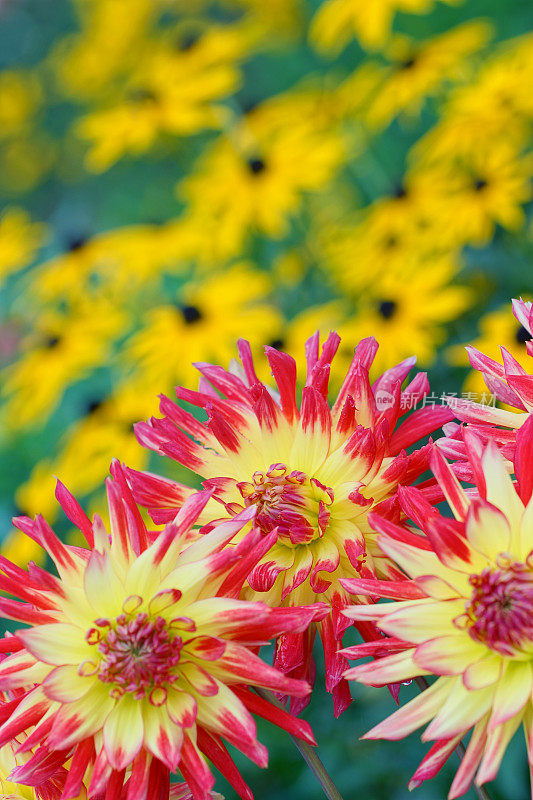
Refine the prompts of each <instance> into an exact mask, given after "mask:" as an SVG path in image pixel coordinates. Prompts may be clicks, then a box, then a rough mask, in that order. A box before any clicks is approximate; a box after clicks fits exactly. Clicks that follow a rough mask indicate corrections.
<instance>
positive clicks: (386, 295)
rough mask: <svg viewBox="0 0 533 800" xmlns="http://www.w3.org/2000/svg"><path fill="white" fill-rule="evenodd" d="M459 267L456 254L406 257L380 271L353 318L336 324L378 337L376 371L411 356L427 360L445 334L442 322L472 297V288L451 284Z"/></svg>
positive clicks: (346, 331)
mask: <svg viewBox="0 0 533 800" xmlns="http://www.w3.org/2000/svg"><path fill="white" fill-rule="evenodd" d="M457 272H458V264H457V261H456V259H455V258H454V257H450V256H448V255H447V256H441V257H435V258H434V259H433V260H432V261H429V260H428V261H420V260H418V259H417V258H412V259H411V260H406V262H405V264H404V265H403V267H402V268H399V269H397V270H394V271H393V270H389V271H386V272H383V273H381V274H380V275H378V276H377V277H376V279H375V281H374V284H373V285H372V287H371V289H368V290H367V291H365V293H364V294H363V295H362V297H361V299H360V304H359V309H358V311H357V312H356V313H355V315H354V317H353V318H352V319H350V320H348V322H346V323H345V324H344V325H343V326H342V327H341V329H340V333H341V335H342V336H343V337H345V338H348V339H349V340H353V341H357V340H358V339H360V338H363V337H366V336H375V337H376V339H377V340H378V342H379V345H380V346H379V350H378V353H377V356H376V362H375V368H376V370H378V371H380V370H382V369H383V368H386V367H387V366H390V364H395V363H396V362H398V361H401V360H402V359H404V358H407V357H408V356H411V355H416V356H417V359H418V363H419V364H421V365H424V366H426V365H429V364H431V362H432V361H433V360H434V358H435V354H436V349H437V347H438V346H439V345H441V344H442V343H443V342H444V341H445V339H446V329H445V327H444V326H445V325H446V323H448V322H450V321H451V320H454V319H457V317H459V316H460V315H461V313H462V312H463V311H465V310H466V309H467V308H468V307H469V306H471V305H472V304H473V302H474V299H475V296H474V292H473V291H472V290H471V289H469V288H467V287H466V286H457V285H455V284H453V283H452V280H453V278H454V277H455V276H456V274H457Z"/></svg>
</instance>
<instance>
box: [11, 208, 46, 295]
mask: <svg viewBox="0 0 533 800" xmlns="http://www.w3.org/2000/svg"><path fill="white" fill-rule="evenodd" d="M45 235H46V225H43V224H42V223H40V222H32V221H31V219H30V216H29V214H27V213H26V211H24V209H22V208H7V209H6V210H5V211H4V212H3V213H2V216H0V283H1V281H2V280H3V279H4V278H5V277H6V276H7V275H10V274H11V273H12V272H15V271H16V270H18V269H21V268H22V267H26V266H27V265H28V264H29V263H30V262H31V261H33V259H34V258H35V255H36V253H37V251H38V250H39V248H40V247H41V245H42V243H43V239H44V237H45Z"/></svg>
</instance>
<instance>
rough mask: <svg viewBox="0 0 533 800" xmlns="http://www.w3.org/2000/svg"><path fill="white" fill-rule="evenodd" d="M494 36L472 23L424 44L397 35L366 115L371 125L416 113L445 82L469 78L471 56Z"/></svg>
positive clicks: (482, 25) (485, 25)
mask: <svg viewBox="0 0 533 800" xmlns="http://www.w3.org/2000/svg"><path fill="white" fill-rule="evenodd" d="M491 34H492V27H491V25H489V23H487V22H485V21H483V20H473V21H472V22H465V23H463V24H462V25H458V26H457V27H455V28H452V29H451V30H449V31H446V32H445V33H443V34H440V35H439V36H435V37H433V38H432V39H429V40H427V41H425V42H415V41H414V40H412V39H409V38H408V37H406V36H400V35H397V36H395V37H394V38H393V39H392V40H391V43H390V45H388V47H387V49H386V51H385V54H386V56H387V58H388V59H389V61H390V62H391V64H390V66H389V67H388V69H387V70H386V71H385V72H384V76H383V81H382V84H381V87H380V88H378V90H377V92H376V94H375V95H374V96H373V97H372V98H371V100H370V104H369V107H368V109H367V112H366V120H367V122H368V123H369V125H370V126H371V127H373V128H380V127H383V126H385V125H388V124H389V123H390V122H391V120H392V119H393V118H394V117H395V116H397V115H398V114H399V113H408V114H417V113H418V112H419V111H420V108H421V106H422V102H423V100H424V99H425V98H426V97H428V96H429V95H434V94H436V93H437V92H438V91H439V89H440V87H441V84H442V83H443V81H445V80H457V79H460V78H464V77H466V76H467V75H468V71H467V70H468V61H469V58H470V56H472V55H473V54H474V53H476V52H477V51H478V50H480V49H481V48H482V47H483V46H484V45H486V44H487V42H488V40H489V38H490V36H491Z"/></svg>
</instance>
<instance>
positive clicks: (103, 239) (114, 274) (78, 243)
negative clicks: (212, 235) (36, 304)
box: [32, 220, 199, 302]
mask: <svg viewBox="0 0 533 800" xmlns="http://www.w3.org/2000/svg"><path fill="white" fill-rule="evenodd" d="M198 235H199V232H194V231H193V230H192V229H191V228H189V227H187V226H185V225H184V224H183V223H182V222H181V221H180V220H170V221H169V222H168V223H167V224H165V225H127V226H124V227H121V228H115V229H114V230H110V231H106V232H105V233H100V234H98V235H96V236H93V237H92V238H90V239H87V240H85V239H83V238H78V239H74V240H72V241H71V242H70V243H69V249H68V250H67V252H65V253H61V254H59V255H57V256H55V257H54V258H52V259H50V260H49V261H47V262H45V263H44V264H42V265H40V266H39V267H38V268H37V269H36V270H35V272H34V274H33V276H32V277H33V279H32V292H33V293H34V294H35V296H36V297H38V298H39V300H41V301H45V302H58V301H61V300H67V301H69V302H82V301H83V299H84V298H85V297H87V295H88V294H90V295H94V296H96V297H99V296H101V295H102V294H105V296H106V297H109V298H114V299H115V300H116V301H117V302H123V300H124V296H125V294H124V293H125V292H126V291H127V292H128V298H129V299H133V300H134V299H135V297H136V291H138V290H139V289H141V288H143V287H145V286H146V284H149V283H157V282H158V281H159V280H160V278H161V275H162V273H165V272H166V273H169V274H179V273H181V272H182V271H183V261H184V260H187V259H190V258H192V256H193V253H194V250H195V247H196V246H197V245H196V238H197V236H198Z"/></svg>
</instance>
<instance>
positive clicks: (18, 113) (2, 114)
mask: <svg viewBox="0 0 533 800" xmlns="http://www.w3.org/2000/svg"><path fill="white" fill-rule="evenodd" d="M41 100H42V92H41V86H40V84H39V80H38V78H37V76H36V75H35V74H34V73H29V72H23V71H22V70H2V71H1V72H0V139H5V138H7V137H9V136H16V135H18V134H20V132H21V131H22V130H23V129H24V128H26V127H27V125H28V124H29V123H30V122H31V120H32V118H33V116H34V114H35V112H36V111H37V109H38V108H39V106H40V103H41Z"/></svg>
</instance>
